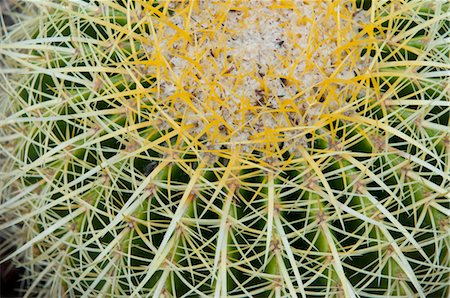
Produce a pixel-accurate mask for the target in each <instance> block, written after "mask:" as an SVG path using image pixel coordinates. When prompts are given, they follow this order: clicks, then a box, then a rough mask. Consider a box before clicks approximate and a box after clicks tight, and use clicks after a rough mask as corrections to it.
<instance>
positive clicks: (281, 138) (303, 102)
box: [148, 1, 367, 156]
mask: <svg viewBox="0 0 450 298" xmlns="http://www.w3.org/2000/svg"><path fill="white" fill-rule="evenodd" d="M188 2H189V3H187V4H184V3H181V2H178V1H175V2H168V3H167V7H166V9H168V10H170V11H172V12H173V13H168V15H170V17H166V18H156V19H153V20H152V21H153V23H152V29H153V35H152V36H151V40H150V41H149V45H148V47H149V48H148V50H149V52H152V53H154V54H153V59H154V61H155V63H153V65H154V66H153V67H151V71H152V72H153V73H154V75H155V77H156V78H157V83H158V92H157V94H156V97H157V100H158V102H159V103H160V104H161V106H163V108H164V109H165V112H166V115H169V116H170V117H172V118H174V119H181V125H183V126H184V127H185V130H184V131H185V132H186V135H187V136H189V138H191V139H193V140H198V141H199V142H203V143H204V144H206V145H207V146H208V148H215V149H219V148H222V149H223V148H224V147H226V148H231V149H235V148H239V150H242V151H243V152H254V151H255V150H256V151H264V152H265V153H266V155H269V156H270V155H271V154H272V152H275V151H276V150H278V149H279V148H280V144H282V146H284V148H285V149H286V148H287V150H289V151H291V152H292V151H295V150H296V148H297V147H298V146H305V144H306V141H305V140H306V131H308V129H309V131H311V128H312V129H316V128H320V127H321V126H323V125H325V123H326V122H328V121H329V120H330V117H333V113H336V112H339V113H341V112H342V113H346V112H349V110H351V109H352V105H351V104H349V102H351V101H352V98H353V99H354V98H355V97H356V96H357V94H358V93H359V92H360V89H361V83H360V82H361V79H360V78H361V76H362V74H363V73H364V72H365V71H366V68H367V62H366V61H365V60H364V59H363V58H362V56H361V51H362V46H363V45H361V43H358V39H359V38H360V35H361V34H360V33H359V31H360V30H359V29H360V28H361V26H362V22H367V20H366V19H367V15H365V12H364V11H359V10H357V9H356V8H355V5H354V3H353V1H270V2H269V1H188ZM352 3H353V4H352Z"/></svg>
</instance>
